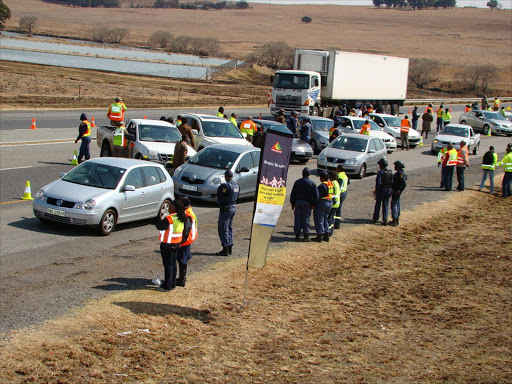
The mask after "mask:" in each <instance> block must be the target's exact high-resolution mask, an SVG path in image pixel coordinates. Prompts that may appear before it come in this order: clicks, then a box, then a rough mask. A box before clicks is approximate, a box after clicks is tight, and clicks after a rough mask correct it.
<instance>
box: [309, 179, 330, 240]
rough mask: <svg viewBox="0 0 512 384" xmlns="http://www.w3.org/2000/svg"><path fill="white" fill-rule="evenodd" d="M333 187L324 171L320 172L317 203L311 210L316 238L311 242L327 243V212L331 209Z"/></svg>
mask: <svg viewBox="0 0 512 384" xmlns="http://www.w3.org/2000/svg"><path fill="white" fill-rule="evenodd" d="M333 194H334V185H333V183H332V182H331V181H330V180H329V175H328V174H327V172H326V171H320V185H319V186H318V199H319V200H318V202H317V203H316V204H315V207H314V208H313V218H314V220H315V231H316V237H315V238H314V239H313V241H318V242H321V241H327V242H328V241H329V212H330V211H331V207H332V196H333Z"/></svg>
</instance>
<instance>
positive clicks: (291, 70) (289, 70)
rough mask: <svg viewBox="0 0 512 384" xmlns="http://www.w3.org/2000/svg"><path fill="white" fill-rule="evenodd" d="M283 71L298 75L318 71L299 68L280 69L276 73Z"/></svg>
mask: <svg viewBox="0 0 512 384" xmlns="http://www.w3.org/2000/svg"><path fill="white" fill-rule="evenodd" d="M279 73H285V74H298V75H302V74H307V75H315V74H317V73H318V72H314V71H303V70H300V69H280V70H279V71H278V72H277V73H276V75H277V74H279Z"/></svg>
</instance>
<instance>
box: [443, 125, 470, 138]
mask: <svg viewBox="0 0 512 384" xmlns="http://www.w3.org/2000/svg"><path fill="white" fill-rule="evenodd" d="M467 132H468V130H467V129H466V128H462V127H453V126H450V125H447V126H446V127H444V128H443V130H442V131H441V133H442V134H443V135H453V136H460V137H466V136H467Z"/></svg>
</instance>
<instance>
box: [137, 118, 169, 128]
mask: <svg viewBox="0 0 512 384" xmlns="http://www.w3.org/2000/svg"><path fill="white" fill-rule="evenodd" d="M130 121H135V122H137V123H138V124H143V125H161V126H164V127H174V128H176V126H175V125H174V124H171V123H169V122H168V121H164V120H150V119H131V120H130Z"/></svg>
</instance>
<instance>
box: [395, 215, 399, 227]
mask: <svg viewBox="0 0 512 384" xmlns="http://www.w3.org/2000/svg"><path fill="white" fill-rule="evenodd" d="M398 221H399V220H398V217H397V218H396V219H395V225H396V226H397V227H398Z"/></svg>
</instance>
